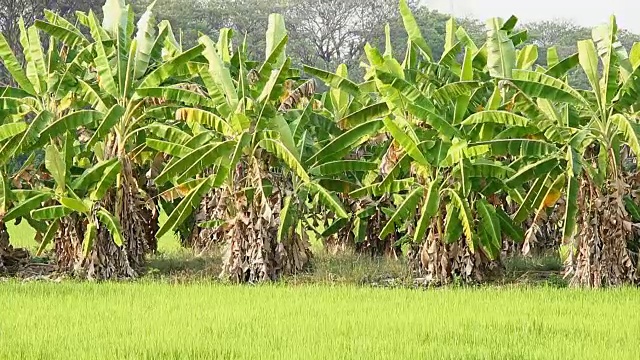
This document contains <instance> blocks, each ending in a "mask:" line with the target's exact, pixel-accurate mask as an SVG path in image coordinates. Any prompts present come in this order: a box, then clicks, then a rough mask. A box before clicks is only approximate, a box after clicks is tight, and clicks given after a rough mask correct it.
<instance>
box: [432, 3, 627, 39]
mask: <svg viewBox="0 0 640 360" xmlns="http://www.w3.org/2000/svg"><path fill="white" fill-rule="evenodd" d="M422 2H423V3H424V4H425V5H427V6H428V7H430V8H432V9H436V10H438V11H440V12H444V13H451V10H452V6H451V4H453V11H454V14H455V16H457V17H465V16H468V17H475V18H478V19H481V20H483V21H484V20H486V19H488V18H491V17H495V16H500V17H503V18H505V19H506V18H508V17H509V16H511V15H515V16H517V17H518V18H519V19H520V21H521V22H530V21H538V20H552V19H567V20H572V21H573V22H575V23H577V24H580V25H583V26H588V27H592V26H594V25H598V24H600V23H606V22H608V21H609V16H610V15H612V14H613V15H616V19H617V22H618V27H620V28H624V29H628V30H630V31H632V32H634V33H637V34H640V0H526V1H521V0H422Z"/></svg>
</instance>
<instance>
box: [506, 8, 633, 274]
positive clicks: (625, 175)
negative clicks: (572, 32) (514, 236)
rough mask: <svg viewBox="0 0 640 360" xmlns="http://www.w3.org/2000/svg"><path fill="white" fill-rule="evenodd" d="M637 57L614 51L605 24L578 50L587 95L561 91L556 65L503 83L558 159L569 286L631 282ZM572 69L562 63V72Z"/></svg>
mask: <svg viewBox="0 0 640 360" xmlns="http://www.w3.org/2000/svg"><path fill="white" fill-rule="evenodd" d="M638 50H640V48H639V47H637V46H634V48H633V49H632V53H631V55H629V53H628V52H627V50H626V49H625V48H624V47H623V46H622V45H621V44H620V42H619V41H618V39H617V24H616V20H615V17H612V18H611V19H610V22H609V24H606V25H601V26H598V27H596V28H594V29H593V32H592V39H587V40H582V41H579V42H578V54H577V61H578V63H579V65H580V68H581V70H582V71H583V72H584V73H585V74H586V76H587V78H588V79H589V82H590V84H591V89H590V90H588V91H584V90H577V89H574V88H572V87H571V86H570V85H568V84H567V82H566V81H565V80H564V79H563V78H562V77H561V76H559V75H561V74H557V73H554V71H553V69H554V68H557V67H558V66H560V65H559V64H557V65H555V66H554V67H551V68H549V69H547V70H546V71H539V72H531V71H514V72H513V74H512V76H511V77H510V78H508V79H507V78H505V79H504V84H505V85H506V86H508V87H509V88H511V89H513V90H514V91H516V92H517V93H518V94H517V99H518V101H517V102H516V108H517V109H518V111H520V112H521V113H522V114H524V115H526V116H527V117H529V118H530V119H531V120H534V121H535V123H536V124H537V125H536V126H537V127H538V128H540V129H541V130H544V132H543V135H544V138H543V140H544V141H547V142H548V143H550V144H553V145H554V146H555V147H557V148H559V149H560V151H561V153H562V154H563V158H564V160H565V161H564V163H565V164H564V166H563V169H564V171H563V173H562V174H561V175H560V176H563V177H564V178H565V185H564V193H565V197H566V205H565V214H564V219H563V231H562V238H563V247H562V254H563V256H564V257H565V259H566V262H565V265H566V273H567V276H569V277H571V283H572V284H574V285H579V286H594V287H600V286H608V285H619V284H624V283H633V282H635V281H636V280H637V275H636V268H637V264H636V263H634V261H633V260H632V258H631V255H630V253H629V250H628V249H627V239H628V237H629V236H631V234H632V233H633V229H632V222H633V219H632V218H631V216H630V213H629V211H631V210H633V208H634V203H633V201H629V200H630V198H629V196H630V195H631V192H630V188H631V187H632V186H634V185H635V180H634V178H633V176H632V174H633V173H634V172H635V169H634V165H633V164H632V162H633V158H634V157H635V156H636V155H637V154H638V151H640V146H639V145H638V144H639V142H638V134H639V132H638V122H637V117H636V115H635V113H636V111H637V110H636V108H637V96H636V95H637V94H636V90H635V89H637V86H638V74H640V70H639V69H638V67H639V66H638V65H640V64H638V62H637V61H636V60H637V58H638ZM575 61H576V60H575V57H572V58H571V60H568V59H567V60H566V61H563V62H565V66H563V67H565V68H566V65H567V64H575ZM600 69H601V70H600ZM629 155H630V156H629ZM629 160H631V161H629ZM625 201H626V203H627V204H629V206H630V207H631V209H629V208H627V207H625Z"/></svg>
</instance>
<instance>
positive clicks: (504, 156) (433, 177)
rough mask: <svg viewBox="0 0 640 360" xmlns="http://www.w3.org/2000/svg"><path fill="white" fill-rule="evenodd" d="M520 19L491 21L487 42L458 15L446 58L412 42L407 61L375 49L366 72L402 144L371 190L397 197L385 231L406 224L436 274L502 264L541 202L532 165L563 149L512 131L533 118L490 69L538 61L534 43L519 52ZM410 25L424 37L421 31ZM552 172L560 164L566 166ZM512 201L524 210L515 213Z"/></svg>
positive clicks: (477, 274)
mask: <svg viewBox="0 0 640 360" xmlns="http://www.w3.org/2000/svg"><path fill="white" fill-rule="evenodd" d="M403 16H404V17H405V24H412V23H414V22H413V21H411V20H410V17H411V14H410V13H405V14H404V15H403ZM407 19H408V20H407ZM516 20H517V19H515V18H511V19H509V20H508V21H506V22H503V21H502V20H500V19H491V20H490V21H489V22H488V23H487V29H488V31H487V35H488V38H487V43H486V44H485V45H483V46H482V47H480V48H478V47H477V46H476V45H475V44H474V43H473V42H472V41H471V40H470V39H469V38H468V36H465V34H466V32H465V31H464V29H463V28H460V27H459V28H456V26H455V23H454V22H453V21H450V22H449V23H448V25H447V35H446V36H447V41H445V44H446V46H445V52H444V54H443V56H442V58H441V59H440V60H438V61H435V60H434V59H432V58H430V57H428V56H424V54H422V56H421V54H420V52H413V51H412V50H411V49H413V48H420V45H419V44H417V43H413V44H412V43H411V40H410V44H409V46H408V48H409V50H408V51H407V54H406V56H405V60H404V61H403V62H402V63H400V62H398V61H397V60H395V59H394V58H393V56H392V54H391V51H389V49H387V50H386V51H385V53H384V54H381V53H380V52H379V51H378V50H377V49H375V48H373V47H370V46H367V47H366V54H367V58H368V61H369V64H366V65H365V66H366V68H367V80H371V81H373V82H374V83H375V86H376V88H377V91H378V92H379V94H380V95H381V96H382V99H383V100H384V101H385V102H386V103H387V105H388V108H389V110H390V113H389V115H388V116H385V117H384V118H383V123H384V126H385V131H386V132H387V133H388V134H389V136H390V137H391V138H392V139H393V143H394V144H395V149H393V151H392V148H391V147H390V150H389V152H388V154H387V155H386V158H385V163H388V164H389V166H387V168H388V170H387V171H385V172H384V173H383V175H384V179H383V180H382V182H381V183H380V184H378V185H377V189H376V188H375V187H374V188H373V189H372V190H374V191H376V190H377V191H383V192H387V193H389V194H393V196H395V197H397V198H398V199H397V200H396V204H397V205H396V206H395V209H394V211H393V212H392V213H391V216H390V220H389V222H388V223H387V224H386V225H385V226H384V227H383V228H382V230H381V233H380V236H381V237H383V238H384V237H386V236H389V234H391V233H392V232H393V231H397V230H398V229H401V230H402V231H405V232H406V235H405V239H406V240H405V241H408V242H411V243H416V244H422V246H421V248H420V249H419V250H418V251H416V252H413V254H414V255H413V257H414V259H413V260H414V261H413V264H414V268H415V269H417V270H418V272H419V273H421V274H422V275H423V276H424V277H425V278H427V279H430V280H432V281H437V282H449V281H451V280H452V279H453V278H454V277H461V278H462V279H464V280H467V281H471V280H483V279H485V277H486V275H488V272H490V270H492V269H493V268H496V267H499V266H500V261H499V260H500V254H501V248H502V242H503V239H504V238H510V239H512V240H515V241H519V242H522V241H523V240H524V237H525V236H524V231H523V230H522V226H521V223H522V222H523V220H524V219H526V218H527V217H528V216H529V215H530V214H532V213H534V211H535V210H537V208H536V205H537V206H539V205H540V203H538V202H535V203H530V201H529V202H525V200H528V199H527V198H526V197H525V198H523V196H522V193H523V191H524V190H526V189H528V188H529V187H530V186H531V182H534V181H535V180H536V174H537V172H536V171H531V170H530V169H529V168H530V167H527V165H529V164H530V163H534V162H535V161H536V160H538V159H539V158H540V157H543V156H545V155H547V154H553V155H555V156H557V153H558V151H557V149H555V148H554V147H553V146H550V145H548V144H546V143H543V142H536V141H535V140H533V139H520V138H514V136H512V135H510V134H511V133H513V132H517V131H518V130H517V129H518V128H519V127H526V126H528V119H527V118H525V117H523V116H519V115H517V114H515V113H513V104H511V103H510V102H508V101H507V97H506V96H505V95H506V94H505V92H504V89H503V86H502V84H501V83H500V82H499V81H496V80H493V79H492V78H491V76H488V74H487V73H485V71H488V72H489V75H493V76H499V75H500V74H509V73H512V72H513V71H514V70H515V69H516V68H517V67H525V68H528V67H531V66H532V63H533V60H532V58H534V55H535V50H533V49H530V48H529V49H526V50H521V51H520V52H517V51H516V50H515V43H516V42H519V41H523V39H524V38H525V34H522V32H513V29H514V27H515V22H516ZM407 32H408V33H413V34H414V39H417V37H416V36H415V34H418V33H419V32H418V31H416V30H415V29H413V28H407ZM416 41H417V42H420V40H416ZM463 49H464V56H462V57H460V56H459V53H460V52H461V51H462V50H463ZM518 57H521V58H522V59H523V60H522V61H520V64H519V63H518V62H517V58H518ZM459 58H462V63H458V61H459V60H458V59H459ZM536 169H537V168H536ZM552 170H555V171H556V172H560V170H559V169H558V168H557V164H556V167H555V168H553V169H552ZM554 180H555V178H554V179H553V180H550V179H543V181H538V183H539V184H538V187H542V188H544V189H545V190H547V191H550V190H549V189H550V188H554V189H557V188H558V186H559V184H557V183H556V182H555V181H554ZM400 184H402V185H404V186H399V185H400ZM545 194H546V193H545ZM513 204H515V205H516V207H517V209H518V210H517V212H516V213H515V214H509V213H508V212H509V211H510V208H511V207H512V205H513ZM416 262H417V264H416Z"/></svg>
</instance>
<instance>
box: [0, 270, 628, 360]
mask: <svg viewBox="0 0 640 360" xmlns="http://www.w3.org/2000/svg"><path fill="white" fill-rule="evenodd" d="M0 304H1V305H0V358H2V359H107V358H111V359H178V358H180V359H187V358H188V359H257V358H260V359H449V358H450V359H461V358H468V359H586V358H589V359H604V358H615V359H637V358H638V349H637V343H638V342H637V339H638V329H639V328H640V314H639V313H638V311H636V310H637V309H638V306H639V305H640V292H639V291H638V290H633V289H620V290H610V291H585V290H569V289H550V288H500V289H496V288H483V289H469V288H467V289H464V288H450V289H444V290H410V289H394V290H389V289H374V288H365V287H360V288H359V287H343V286H336V287H331V286H302V287H291V286H256V287H250V286H244V287H237V286H225V285H220V284H209V283H200V284H196V283H191V284H188V285H171V284H168V283H157V282H137V283H103V284H93V283H71V282H64V283H61V284H54V283H26V284H21V283H18V282H12V281H9V282H7V283H4V284H1V285H0Z"/></svg>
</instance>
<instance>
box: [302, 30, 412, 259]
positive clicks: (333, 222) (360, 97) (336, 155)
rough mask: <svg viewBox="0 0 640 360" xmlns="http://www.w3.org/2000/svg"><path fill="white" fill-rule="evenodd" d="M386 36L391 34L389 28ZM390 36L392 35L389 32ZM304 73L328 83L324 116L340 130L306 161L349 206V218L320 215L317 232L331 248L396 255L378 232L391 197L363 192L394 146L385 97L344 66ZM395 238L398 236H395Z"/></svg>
mask: <svg viewBox="0 0 640 360" xmlns="http://www.w3.org/2000/svg"><path fill="white" fill-rule="evenodd" d="M387 34H388V32H387ZM387 36H388V35H387ZM304 69H305V72H307V73H308V74H311V75H313V76H315V77H317V78H319V79H320V80H322V81H324V82H325V84H327V85H328V86H329V87H330V88H331V89H330V90H329V91H328V92H327V93H326V94H324V96H323V106H324V108H325V110H324V111H323V112H324V113H326V115H324V116H323V118H324V119H325V122H324V123H325V124H326V127H327V128H330V129H337V130H338V131H335V132H333V131H330V132H327V133H323V134H321V136H317V137H316V138H315V147H314V148H311V149H309V156H308V158H307V160H306V163H307V164H308V166H310V173H311V174H312V175H313V176H316V177H317V178H318V181H319V182H320V184H323V185H324V186H325V187H326V188H327V189H329V190H331V191H332V192H333V193H334V194H335V195H336V196H337V197H338V198H339V199H341V200H342V202H343V203H346V204H347V208H348V209H349V211H348V212H349V218H348V219H347V218H341V217H338V218H334V219H329V218H328V217H326V216H324V217H323V218H322V219H319V220H320V221H322V222H323V223H324V224H323V225H324V226H323V229H322V231H319V236H321V237H322V238H323V241H324V244H325V249H326V250H328V251H331V252H336V251H338V250H342V251H344V250H345V249H346V248H351V249H352V250H355V251H357V252H361V253H364V252H369V253H370V254H371V255H372V256H380V255H387V256H394V257H395V256H397V255H399V253H400V246H399V245H398V244H396V240H399V239H400V236H399V233H394V234H393V236H391V238H390V239H385V240H383V239H380V237H379V236H378V235H379V230H380V229H381V227H382V226H383V224H384V223H386V221H388V213H389V208H390V206H391V205H390V203H391V202H392V199H391V198H389V197H387V196H384V194H383V193H371V192H367V191H363V190H362V189H363V188H370V187H371V186H372V185H373V184H374V183H376V182H377V181H380V179H379V171H378V170H379V168H380V167H381V166H382V167H383V168H384V167H385V165H384V164H382V165H381V161H383V160H382V159H383V158H384V156H385V153H386V152H387V149H388V148H389V147H390V142H389V141H388V139H387V138H386V136H385V134H384V133H380V130H381V129H382V127H383V124H382V121H381V119H382V117H384V116H385V115H386V114H388V112H389V109H388V106H387V104H386V103H385V102H384V101H379V100H377V99H375V96H371V94H370V93H371V91H372V90H373V91H375V86H374V84H373V83H372V82H364V83H362V84H356V83H354V82H352V81H351V80H349V78H348V73H347V69H346V66H344V65H341V66H339V67H338V69H337V71H336V73H331V72H327V71H324V70H321V69H317V68H313V67H309V66H305V68H304ZM394 239H395V240H394Z"/></svg>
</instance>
